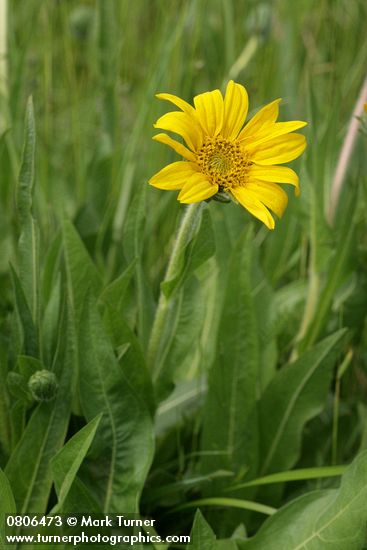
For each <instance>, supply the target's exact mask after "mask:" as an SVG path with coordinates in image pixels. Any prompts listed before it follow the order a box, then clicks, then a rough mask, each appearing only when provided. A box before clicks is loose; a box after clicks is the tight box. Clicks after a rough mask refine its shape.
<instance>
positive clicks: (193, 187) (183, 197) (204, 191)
mask: <svg viewBox="0 0 367 550" xmlns="http://www.w3.org/2000/svg"><path fill="white" fill-rule="evenodd" d="M217 192H218V185H214V184H212V183H210V181H209V180H208V179H207V178H206V176H204V175H203V174H200V173H198V174H194V175H193V176H191V178H190V179H189V181H188V182H187V183H186V184H185V185H184V187H183V188H182V189H181V192H180V194H179V195H178V197H177V198H178V200H179V201H180V202H183V203H186V204H189V203H192V202H199V201H204V200H206V199H209V198H210V197H212V196H213V195H215V193H217Z"/></svg>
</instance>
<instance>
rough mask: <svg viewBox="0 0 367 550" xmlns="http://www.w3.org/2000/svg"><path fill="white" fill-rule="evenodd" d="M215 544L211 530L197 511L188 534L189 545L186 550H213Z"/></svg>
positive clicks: (214, 537)
mask: <svg viewBox="0 0 367 550" xmlns="http://www.w3.org/2000/svg"><path fill="white" fill-rule="evenodd" d="M215 542H216V536H215V534H214V532H213V530H212V528H211V527H210V525H209V524H208V523H207V522H206V521H205V519H204V516H203V514H202V513H201V512H200V510H197V511H196V514H195V518H194V523H193V526H192V529H191V533H190V544H188V545H187V547H186V548H191V549H192V550H214V548H215Z"/></svg>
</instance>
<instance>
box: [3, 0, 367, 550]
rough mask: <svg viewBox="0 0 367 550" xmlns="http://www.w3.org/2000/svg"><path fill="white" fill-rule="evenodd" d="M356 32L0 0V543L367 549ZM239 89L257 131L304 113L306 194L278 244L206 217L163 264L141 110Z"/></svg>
mask: <svg viewBox="0 0 367 550" xmlns="http://www.w3.org/2000/svg"><path fill="white" fill-rule="evenodd" d="M6 12H7V13H6ZM366 20H367V4H366V2H365V1H364V0H353V1H350V0H297V1H291V0H264V1H259V0H237V1H236V0H136V1H134V2H132V1H127V0H22V1H20V0H8V1H6V0H0V49H1V50H2V51H0V228H1V230H0V326H1V330H0V370H1V384H0V468H1V469H0V511H1V515H2V518H1V523H0V549H5V550H6V549H8V548H9V549H10V548H14V549H18V548H27V549H30V550H32V548H36V546H37V545H36V544H34V545H29V544H28V545H26V544H23V543H21V542H18V544H16V545H10V544H9V542H8V541H7V539H6V535H7V534H9V533H13V534H14V533H18V534H19V533H25V532H26V529H23V530H22V529H21V528H20V527H19V526H18V528H17V527H16V526H15V527H14V529H10V528H7V529H5V528H4V520H3V516H4V514H7V513H13V514H15V513H16V514H30V515H34V514H47V515H58V514H69V515H70V514H74V515H75V514H81V513H85V514H140V516H141V517H143V518H153V519H154V520H156V522H155V524H154V529H150V534H151V535H152V533H153V532H154V530H155V532H156V533H157V534H159V535H160V536H161V537H162V540H163V539H164V538H165V537H166V536H167V535H175V536H181V535H190V536H191V543H190V544H187V548H190V549H192V550H197V549H198V550H265V549H266V550H362V549H367V538H366V526H367V508H366V502H367V347H366V346H367V322H366V320H367V316H366V312H367V271H366V265H367V233H366V221H367V215H366V212H367V185H366V184H367V175H366V174H367V153H366V151H367V113H365V112H363V102H367V97H366V96H367V88H366V86H367V85H366V80H365V79H366V74H367V71H366V69H367V45H366V40H365V34H366ZM230 79H233V80H234V81H236V82H238V83H241V84H243V85H244V86H245V87H246V89H247V91H248V94H249V101H250V107H249V115H250V116H252V115H253V114H254V113H256V111H257V110H258V109H259V108H260V107H262V106H263V105H265V104H266V103H269V102H271V101H273V100H274V99H276V98H282V103H281V109H280V120H284V121H286V120H304V121H307V122H308V126H307V127H306V128H305V129H304V131H303V130H302V132H303V133H304V134H305V135H306V136H307V142H308V146H307V149H306V151H305V153H304V154H303V155H302V156H301V158H300V159H298V160H296V161H295V162H293V163H292V167H293V168H294V169H295V170H296V172H297V173H298V174H299V176H300V187H301V194H300V196H299V197H294V194H293V189H292V188H290V187H289V186H287V193H288V195H289V204H288V207H287V209H286V212H285V214H284V216H283V218H282V219H281V220H277V221H276V227H275V230H274V231H269V230H268V229H267V228H266V227H265V226H264V225H263V224H261V222H259V221H257V220H256V219H255V218H253V217H252V216H251V215H250V214H249V213H248V212H247V211H246V210H245V209H244V208H242V207H241V206H239V205H237V204H235V203H233V202H231V203H228V204H227V203H221V202H217V201H213V200H211V201H208V202H205V203H203V207H202V210H201V214H200V217H199V219H198V221H197V223H194V224H192V226H191V228H190V231H189V232H188V233H187V234H186V235H185V239H182V240H181V243H180V247H179V249H178V250H177V247H176V252H175V253H176V261H175V265H174V269H173V268H172V269H170V270H168V272H167V266H168V265H169V263H170V258H171V254H172V251H173V250H175V238H176V235H177V231H178V228H179V225H180V220H181V219H182V216H183V214H184V213H185V210H187V207H186V206H185V205H182V204H180V203H179V202H178V201H177V192H175V191H172V192H166V191H161V190H159V189H156V188H153V187H151V186H149V185H148V183H147V182H148V180H149V179H150V178H151V177H152V175H153V174H154V173H156V172H158V170H160V169H161V168H162V167H163V166H165V165H166V164H168V163H169V162H173V161H176V160H179V156H178V155H177V154H175V153H173V152H172V151H171V150H170V149H169V148H167V147H165V146H164V145H162V144H160V143H156V142H154V141H152V139H151V138H152V136H153V135H154V134H155V133H157V132H155V130H154V129H153V123H154V122H155V121H156V120H157V118H158V117H159V116H161V115H162V114H163V113H165V112H167V111H168V110H170V109H169V108H168V105H167V104H165V103H164V102H162V101H158V100H157V99H156V98H155V94H156V93H158V92H169V93H172V94H176V95H178V96H179V97H182V98H184V99H185V100H187V101H189V102H191V101H192V98H193V97H194V96H195V95H197V94H200V93H202V92H205V91H208V90H214V89H216V88H219V89H221V90H222V91H223V90H224V89H225V86H226V83H227V82H228V80H230ZM361 90H362V92H361ZM363 90H364V91H363ZM363 94H364V98H363ZM346 143H347V146H348V143H349V145H351V146H350V147H349V149H346V145H345V144H346ZM171 267H172V266H171ZM158 304H160V305H159V319H158V320H157V316H156V313H157V310H158ZM153 327H154V330H153V331H152V329H153ZM152 334H153V337H152ZM95 546H96V548H97V547H98V548H111V544H109V543H107V542H106V543H104V544H101V545H98V546H97V545H95ZM69 547H70V548H71V547H73V546H72V545H70V544H68V543H64V544H60V545H57V546H56V545H52V544H51V545H48V546H47V545H44V548H50V549H52V548H69ZM79 547H80V548H91V547H94V545H93V544H86V543H85V544H80V545H79ZM125 547H128V546H127V544H126V543H125V544H124V543H117V544H116V548H125ZM134 547H136V548H143V547H144V548H149V549H155V548H157V549H161V550H168V549H171V548H185V547H186V544H185V543H184V542H183V539H181V541H180V540H178V539H177V540H176V541H173V542H172V543H170V542H162V543H161V544H158V543H157V542H147V543H146V544H143V543H142V542H139V543H135V544H134Z"/></svg>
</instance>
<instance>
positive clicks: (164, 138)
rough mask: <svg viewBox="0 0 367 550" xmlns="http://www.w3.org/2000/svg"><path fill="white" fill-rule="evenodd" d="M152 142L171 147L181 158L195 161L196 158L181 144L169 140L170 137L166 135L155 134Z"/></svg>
mask: <svg viewBox="0 0 367 550" xmlns="http://www.w3.org/2000/svg"><path fill="white" fill-rule="evenodd" d="M152 139H154V141H158V142H159V143H164V144H165V145H168V147H171V148H172V149H173V150H174V151H176V153H178V154H179V155H181V156H182V157H183V158H185V159H187V160H191V161H193V162H194V161H195V159H196V157H195V155H194V153H193V152H192V151H190V149H188V148H187V147H185V146H184V145H182V143H179V142H178V141H176V140H175V139H173V138H171V137H170V136H167V134H157V135H156V136H153V138H152Z"/></svg>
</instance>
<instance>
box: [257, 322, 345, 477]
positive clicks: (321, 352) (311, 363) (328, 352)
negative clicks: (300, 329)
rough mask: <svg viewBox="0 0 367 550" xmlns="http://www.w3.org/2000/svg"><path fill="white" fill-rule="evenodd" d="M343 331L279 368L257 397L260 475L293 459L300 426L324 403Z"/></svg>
mask: <svg viewBox="0 0 367 550" xmlns="http://www.w3.org/2000/svg"><path fill="white" fill-rule="evenodd" d="M344 336H345V330H340V331H338V332H336V333H335V334H333V335H332V336H329V337H328V338H326V339H325V340H323V341H322V342H321V343H320V344H318V345H317V346H315V347H314V348H313V349H312V350H310V351H308V352H307V353H305V354H304V355H303V356H301V357H300V358H299V359H298V360H297V361H295V362H294V363H292V364H290V365H288V366H286V367H284V368H282V369H281V370H280V371H278V372H277V374H276V376H275V377H274V378H273V380H272V381H271V382H270V384H269V385H268V387H267V388H266V390H265V392H264V394H263V395H262V397H261V399H260V404H259V411H260V426H261V434H262V435H261V438H260V457H261V468H260V472H261V474H265V473H267V472H269V473H270V472H279V471H281V470H286V469H289V468H290V467H292V466H293V465H294V463H295V462H296V461H297V459H298V456H299V451H300V445H301V436H302V430H303V427H304V425H305V424H306V422H307V421H308V420H310V419H311V418H312V417H314V416H316V414H318V413H319V412H320V411H321V410H322V408H323V405H324V403H325V398H326V394H327V390H328V388H329V385H330V381H331V375H332V369H333V367H334V365H335V359H336V357H337V355H338V353H339V352H340V350H341V348H342V345H343V343H344Z"/></svg>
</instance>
